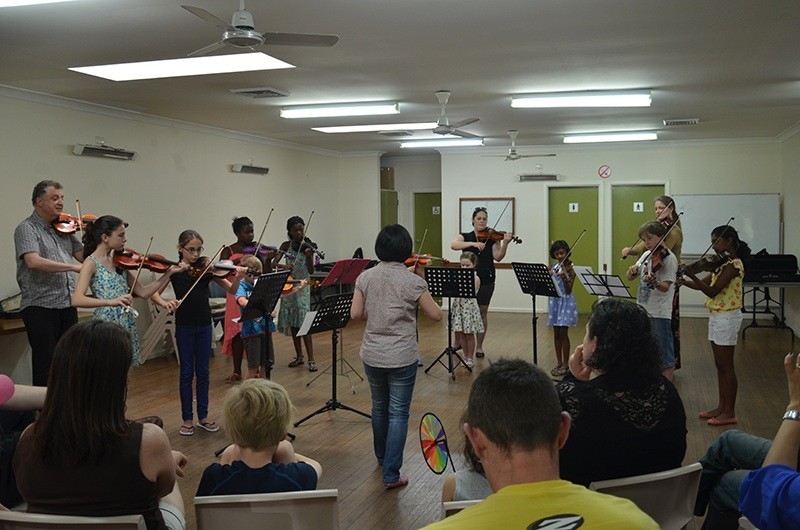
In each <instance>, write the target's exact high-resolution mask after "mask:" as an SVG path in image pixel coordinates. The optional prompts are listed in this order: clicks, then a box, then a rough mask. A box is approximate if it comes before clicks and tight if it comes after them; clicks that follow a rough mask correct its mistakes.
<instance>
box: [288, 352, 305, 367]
mask: <svg viewBox="0 0 800 530" xmlns="http://www.w3.org/2000/svg"><path fill="white" fill-rule="evenodd" d="M302 364H305V361H304V360H303V356H302V355H301V356H300V357H295V358H294V360H293V361H292V362H290V363H289V368H294V367H295V366H300V365H302Z"/></svg>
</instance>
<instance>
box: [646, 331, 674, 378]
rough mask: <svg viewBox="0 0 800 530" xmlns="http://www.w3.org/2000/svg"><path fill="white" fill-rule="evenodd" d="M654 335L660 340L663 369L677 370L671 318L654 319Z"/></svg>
mask: <svg viewBox="0 0 800 530" xmlns="http://www.w3.org/2000/svg"><path fill="white" fill-rule="evenodd" d="M651 321H652V323H653V335H655V336H656V339H657V340H658V349H659V350H660V351H661V369H662V370H666V369H668V368H675V337H674V336H673V335H672V320H671V319H669V318H653V319H651Z"/></svg>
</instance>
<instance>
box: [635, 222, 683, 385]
mask: <svg viewBox="0 0 800 530" xmlns="http://www.w3.org/2000/svg"><path fill="white" fill-rule="evenodd" d="M666 234H667V229H666V228H664V225H663V224H662V223H660V222H659V221H650V222H648V223H645V224H643V225H642V226H641V228H639V238H640V239H641V240H642V241H644V246H645V249H646V250H645V251H644V252H643V253H642V257H641V258H640V259H639V261H637V262H636V263H635V264H634V265H631V266H630V267H629V268H628V274H627V276H628V279H629V280H633V279H634V278H636V277H637V276H638V277H639V278H640V282H639V290H638V292H637V295H636V303H637V304H639V305H640V306H642V307H643V308H645V309H646V310H647V313H648V314H649V315H650V320H651V324H652V326H653V335H655V337H656V339H657V340H658V346H659V349H660V350H661V373H662V374H663V375H664V377H666V378H667V379H669V380H670V381H672V378H673V377H674V375H675V347H674V338H673V336H672V299H673V295H674V291H675V278H676V276H677V273H678V260H677V258H676V257H675V254H674V253H672V252H670V251H669V250H667V249H666V248H664V246H663V241H664V236H665V235H666Z"/></svg>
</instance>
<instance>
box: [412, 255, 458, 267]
mask: <svg viewBox="0 0 800 530" xmlns="http://www.w3.org/2000/svg"><path fill="white" fill-rule="evenodd" d="M433 260H440V261H441V262H442V265H449V264H450V260H448V259H445V258H440V257H438V256H431V255H430V254H418V253H416V252H414V253H413V254H411V257H409V258H408V259H407V260H406V261H405V262H403V264H404V265H405V266H406V267H411V266H412V265H419V266H420V267H427V266H428V265H430V264H431V263H432V262H433Z"/></svg>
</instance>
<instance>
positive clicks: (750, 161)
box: [442, 142, 800, 311]
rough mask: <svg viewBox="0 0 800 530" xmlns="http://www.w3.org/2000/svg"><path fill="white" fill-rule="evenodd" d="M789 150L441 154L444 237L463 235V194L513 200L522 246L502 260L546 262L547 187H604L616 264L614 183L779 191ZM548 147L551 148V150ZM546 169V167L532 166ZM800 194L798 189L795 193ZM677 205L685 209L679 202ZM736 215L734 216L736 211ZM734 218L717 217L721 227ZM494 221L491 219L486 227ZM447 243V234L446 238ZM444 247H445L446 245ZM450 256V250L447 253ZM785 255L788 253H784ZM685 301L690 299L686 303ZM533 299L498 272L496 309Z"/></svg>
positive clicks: (733, 147)
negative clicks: (512, 157) (554, 177)
mask: <svg viewBox="0 0 800 530" xmlns="http://www.w3.org/2000/svg"><path fill="white" fill-rule="evenodd" d="M784 149H785V148H784V147H782V145H781V144H779V143H777V142H772V143H746V142H742V143H718V144H712V143H709V144H696V143H695V144H667V145H663V144H662V145H658V146H652V145H641V144H639V145H627V146H617V145H613V146H603V147H573V146H565V147H561V148H558V149H556V150H555V151H554V152H556V153H557V155H558V156H556V157H553V158H529V159H522V160H519V161H517V162H505V161H504V160H503V159H502V158H489V157H483V156H481V154H480V152H479V151H478V150H474V151H471V152H469V153H465V152H463V151H460V152H454V151H453V150H448V151H443V152H442V223H443V233H444V234H445V235H446V234H456V233H457V232H458V231H459V230H458V199H459V197H515V198H516V201H515V203H516V216H515V227H516V228H515V231H516V233H517V235H518V236H520V237H521V238H522V239H523V241H524V243H523V244H522V245H513V244H512V245H511V247H510V249H509V252H508V255H507V257H506V259H505V260H504V261H506V262H511V261H527V262H534V263H541V262H546V261H547V186H548V185H558V186H562V185H584V186H585V185H599V187H600V201H601V208H600V217H601V220H602V223H601V225H600V226H599V227H598V230H599V232H600V235H601V237H600V248H599V249H598V250H599V255H600V263H597V264H592V265H593V266H594V267H595V270H601V269H602V264H603V263H608V264H609V268H610V263H611V260H612V259H616V257H617V256H618V252H619V249H612V248H610V213H609V212H610V199H611V197H610V186H611V184H612V183H614V184H621V183H628V184H634V183H637V184H640V183H664V184H666V185H667V189H668V190H669V192H670V193H672V194H689V193H698V194H699V193H769V192H772V193H780V192H781V191H782V181H783V171H782V168H783V157H782V153H783V151H784ZM548 150H552V148H551V147H548ZM536 164H543V168H542V169H541V170H539V169H537V168H536V167H535V165H536ZM603 164H607V165H609V166H610V167H611V169H612V175H611V177H610V178H609V179H601V178H600V177H598V174H597V171H598V168H599V167H600V166H601V165H603ZM539 172H542V173H558V174H560V175H561V180H560V181H559V182H554V183H543V182H519V181H518V179H517V178H516V175H518V174H520V173H539ZM798 193H800V190H798ZM678 207H679V208H680V205H678ZM731 215H732V214H731ZM729 216H730V215H729V214H728V213H727V212H720V224H724V222H725V221H727V219H728V217H729ZM492 222H493V220H492V219H490V220H489V223H490V225H491V223H492ZM444 239H445V240H448V238H447V237H445V238H444ZM445 246H447V244H445ZM442 251H443V252H444V254H443V255H444V256H449V255H450V254H451V251H450V250H449V248H445V249H443V250H442ZM787 252H788V250H787ZM684 298H685V300H683V299H684ZM700 300H701V298H698V297H696V296H693V293H690V294H689V295H688V296H686V297H684V296H682V303H686V304H687V305H698V304H699V303H700ZM530 303H531V302H530V297H529V296H526V295H523V294H522V293H521V291H520V289H519V285H518V284H517V281H516V279H515V277H514V274H513V271H511V270H502V271H498V280H497V287H496V290H495V296H494V298H493V300H492V307H491V308H492V310H494V311H529V310H530ZM537 306H538V308H537V309H538V310H539V311H545V310H546V299H544V298H543V297H538V299H537Z"/></svg>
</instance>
